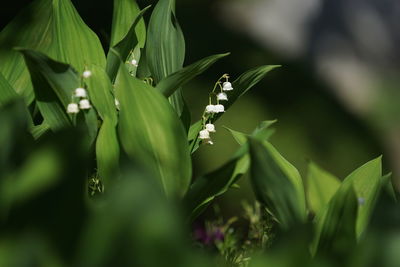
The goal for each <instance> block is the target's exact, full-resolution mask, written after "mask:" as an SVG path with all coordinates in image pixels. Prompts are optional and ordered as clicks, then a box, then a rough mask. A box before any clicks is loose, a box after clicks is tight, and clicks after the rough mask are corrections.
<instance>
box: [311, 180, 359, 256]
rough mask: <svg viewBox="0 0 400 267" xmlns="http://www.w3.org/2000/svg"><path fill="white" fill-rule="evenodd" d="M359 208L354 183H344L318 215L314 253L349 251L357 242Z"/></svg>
mask: <svg viewBox="0 0 400 267" xmlns="http://www.w3.org/2000/svg"><path fill="white" fill-rule="evenodd" d="M357 210H358V201H357V195H356V192H355V191H354V188H353V185H352V183H351V182H349V183H343V184H342V186H341V187H340V188H339V189H338V190H337V192H336V193H335V195H334V196H333V197H332V199H331V200H330V201H329V204H328V205H327V206H325V207H324V209H323V210H322V211H321V213H320V214H319V215H318V216H317V217H316V226H315V227H316V230H315V236H314V240H313V242H312V244H311V253H312V255H315V254H316V253H322V254H323V253H330V254H333V253H335V254H338V253H339V254H346V253H349V251H351V250H352V249H353V246H354V245H355V243H356V221H357Z"/></svg>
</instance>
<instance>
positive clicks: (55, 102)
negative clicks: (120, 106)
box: [20, 49, 97, 143]
mask: <svg viewBox="0 0 400 267" xmlns="http://www.w3.org/2000/svg"><path fill="white" fill-rule="evenodd" d="M20 51H21V53H22V54H23V55H24V58H25V61H26V65H27V66H28V69H29V71H30V75H31V78H32V83H33V87H34V91H35V99H36V103H37V105H38V108H39V110H40V113H41V114H42V116H43V118H44V120H45V122H46V123H47V124H48V125H49V127H50V129H52V130H53V131H56V130H59V129H61V128H64V127H68V126H70V125H72V118H73V116H68V115H67V113H66V109H67V105H68V104H69V103H71V101H72V100H73V94H74V90H75V89H76V88H78V87H81V86H83V85H82V84H81V83H80V79H79V75H78V74H77V73H76V71H75V70H74V69H73V68H72V67H71V66H70V65H67V64H64V63H61V62H57V61H54V60H52V59H51V58H49V57H47V56H45V55H44V54H42V53H40V52H36V51H32V50H27V49H22V50H20ZM74 101H75V102H77V100H74ZM81 113H84V114H83V116H82V115H81ZM81 113H80V114H78V116H77V119H78V121H83V122H84V124H85V125H86V128H87V133H88V135H89V136H88V140H89V143H92V142H93V140H94V139H95V137H96V135H97V116H96V112H95V111H94V110H93V109H90V110H88V111H81Z"/></svg>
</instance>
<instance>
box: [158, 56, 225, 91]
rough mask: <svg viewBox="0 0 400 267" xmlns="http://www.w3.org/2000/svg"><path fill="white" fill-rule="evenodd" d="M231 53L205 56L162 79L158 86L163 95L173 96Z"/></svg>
mask: <svg viewBox="0 0 400 267" xmlns="http://www.w3.org/2000/svg"><path fill="white" fill-rule="evenodd" d="M228 55H229V53H225V54H218V55H213V56H209V57H206V58H203V59H201V60H199V61H197V62H195V63H193V64H191V65H189V66H187V67H185V68H183V69H181V70H178V71H177V72H174V73H172V74H171V75H169V76H167V77H165V78H164V79H162V80H161V81H160V82H159V83H158V84H157V86H156V88H157V89H158V90H160V92H161V93H163V95H165V96H166V97H169V96H171V94H173V93H174V92H175V90H177V89H178V88H180V87H181V86H183V85H184V84H186V83H187V82H189V81H190V80H192V79H193V78H194V77H196V76H198V75H200V74H201V73H203V72H204V71H205V70H207V69H208V68H209V67H210V66H211V65H213V64H214V63H215V62H216V61H217V60H219V59H220V58H223V57H226V56H228Z"/></svg>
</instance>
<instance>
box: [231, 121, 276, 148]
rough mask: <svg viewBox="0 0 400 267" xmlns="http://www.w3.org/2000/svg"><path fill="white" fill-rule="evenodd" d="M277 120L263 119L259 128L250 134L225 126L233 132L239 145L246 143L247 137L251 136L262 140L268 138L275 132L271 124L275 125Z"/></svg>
mask: <svg viewBox="0 0 400 267" xmlns="http://www.w3.org/2000/svg"><path fill="white" fill-rule="evenodd" d="M276 121H277V120H272V121H262V122H261V123H260V125H258V126H257V128H256V129H255V130H254V131H253V133H251V134H250V135H249V134H245V133H242V132H239V131H235V130H232V129H230V128H228V127H226V126H224V128H225V129H227V130H228V131H229V132H230V133H231V134H232V136H233V138H234V139H235V141H236V142H237V143H238V144H239V145H244V144H245V143H246V142H247V138H248V137H249V136H252V137H254V138H256V139H258V140H260V141H263V140H268V139H269V138H270V137H271V135H272V134H273V133H274V129H273V128H271V125H273V124H274V123H275V122H276Z"/></svg>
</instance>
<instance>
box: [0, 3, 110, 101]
mask: <svg viewBox="0 0 400 267" xmlns="http://www.w3.org/2000/svg"><path fill="white" fill-rule="evenodd" d="M13 47H23V48H29V49H33V50H38V51H41V52H44V53H46V54H47V55H48V56H50V57H52V58H54V59H56V60H58V61H62V62H65V63H68V64H71V65H72V66H74V68H76V69H77V70H78V71H79V72H81V71H83V70H84V68H85V66H87V65H88V64H92V63H93V64H97V65H100V66H105V56H104V51H103V49H102V46H101V44H100V41H99V39H98V37H97V36H96V34H95V33H94V32H92V31H91V30H90V29H89V27H88V26H87V25H86V24H85V23H84V22H83V21H82V19H81V17H80V16H79V14H78V12H77V11H76V9H75V8H74V6H73V5H72V3H71V1H70V0H36V1H34V2H33V3H32V4H30V5H29V6H27V7H26V8H25V9H24V10H23V11H22V12H21V13H20V14H19V15H18V16H17V17H16V18H15V19H14V20H13V21H12V22H11V23H10V24H8V25H7V26H6V27H5V28H4V29H3V30H2V31H1V33H0V61H1V64H0V72H2V73H3V75H4V76H5V78H6V79H7V80H8V81H9V83H10V84H11V85H12V87H13V88H15V90H16V91H17V92H18V93H19V94H21V95H23V96H24V97H25V99H26V102H27V103H31V102H32V100H33V90H32V84H31V81H30V78H29V73H28V70H27V68H26V66H25V64H24V61H23V58H22V56H21V54H20V53H18V52H17V51H14V50H13Z"/></svg>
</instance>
